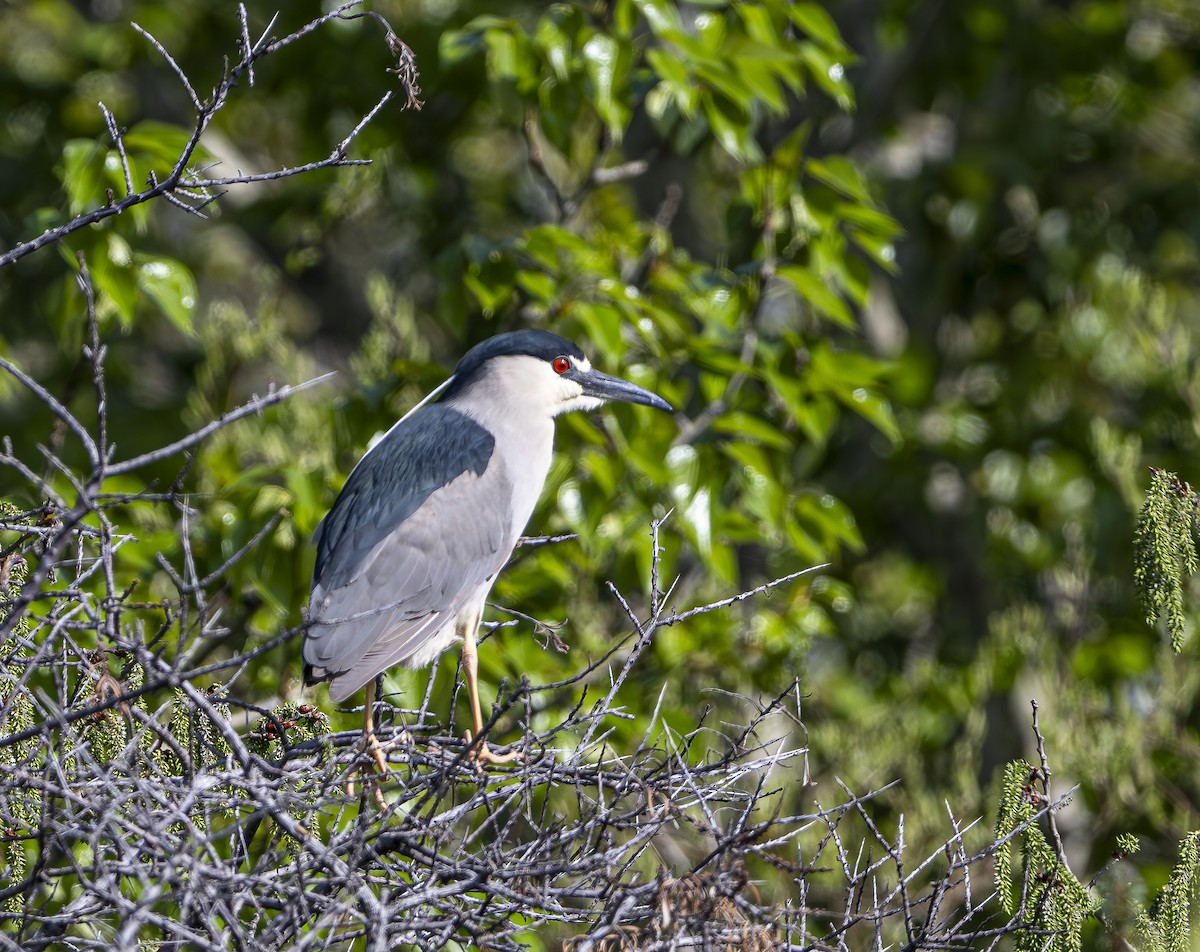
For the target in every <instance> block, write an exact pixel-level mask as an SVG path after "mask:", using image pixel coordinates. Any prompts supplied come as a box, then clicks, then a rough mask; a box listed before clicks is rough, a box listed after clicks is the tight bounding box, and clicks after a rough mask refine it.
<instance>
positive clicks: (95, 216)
mask: <svg viewBox="0 0 1200 952" xmlns="http://www.w3.org/2000/svg"><path fill="white" fill-rule="evenodd" d="M362 2H363V0H349V2H346V3H342V4H340V5H339V6H337V7H336V8H334V9H333V10H330V11H329V12H327V13H324V14H322V15H321V16H319V17H316V18H315V19H313V20H311V21H309V22H308V23H306V24H305V25H304V26H302V27H300V29H298V30H296V31H294V32H293V33H290V34H288V35H287V36H285V37H283V38H281V39H272V37H271V31H272V29H273V28H274V26H275V21H276V19H277V18H278V15H276V17H273V18H272V19H271V22H270V23H269V24H268V25H267V28H266V29H265V30H264V31H263V33H262V35H261V36H260V37H259V38H258V39H257V40H254V41H252V39H251V35H250V29H249V25H248V19H247V15H246V8H245V5H244V4H238V17H239V23H240V32H239V35H238V38H237V41H236V42H237V56H238V59H237V62H236V63H235V64H234V65H233V66H231V67H227V68H226V69H225V71H224V75H223V76H222V78H221V82H220V83H218V84H217V86H216V88H215V89H213V91H212V95H211V96H210V97H209V98H208V99H207V100H205V99H202V98H201V96H200V94H199V93H198V92H197V91H196V86H195V84H194V83H193V82H192V80H191V79H190V77H189V76H188V75H187V73H185V72H184V70H183V68H182V67H181V66H180V65H179V63H178V62H177V61H176V60H175V58H174V57H173V56H172V55H171V53H170V51H168V50H167V49H166V48H165V47H164V46H163V45H162V43H160V42H159V41H158V40H157V39H156V38H155V37H154V36H153V34H151V33H150V32H149V31H147V30H146V29H145V28H143V27H142V26H141V25H139V24H137V23H133V24H131V26H132V28H133V29H134V31H135V32H137V33H138V34H139V35H140V36H142V37H143V38H144V39H145V40H146V41H147V42H148V43H149V44H150V45H151V46H152V47H153V48H154V49H155V51H156V52H157V53H158V54H159V55H160V56H161V57H162V58H163V60H164V62H166V64H167V65H168V67H170V69H171V71H172V72H173V73H174V74H175V76H176V77H177V78H178V80H179V82H180V84H181V85H182V86H183V89H184V91H185V92H186V93H187V96H188V100H189V101H190V103H191V106H192V109H193V110H194V112H195V117H194V120H193V125H192V131H191V135H190V136H189V137H188V141H187V144H186V145H185V146H184V147H183V150H182V151H181V152H180V153H179V156H178V157H177V158H176V159H175V161H174V163H173V164H172V167H171V170H170V171H169V172H168V173H167V174H166V175H165V176H164V177H161V178H160V177H159V176H158V175H156V174H155V173H154V172H151V173H150V174H149V176H148V180H147V182H146V186H145V187H144V188H142V189H141V190H140V191H134V184H133V174H132V172H131V170H130V164H129V157H128V155H127V154H126V149H125V140H124V130H123V129H122V128H120V126H119V125H118V123H117V119H116V117H115V116H114V115H113V114H112V113H111V112H110V111H109V109H108V107H107V106H105V105H104V103H99V107H100V111H101V113H102V114H103V116H104V122H105V126H106V128H107V130H108V134H109V138H110V139H112V142H113V146H114V148H115V149H116V151H117V156H118V159H119V161H120V164H121V170H122V172H123V174H124V181H125V194H124V195H123V196H122V197H121V198H119V199H118V198H117V197H116V196H115V195H114V194H113V192H112V189H109V190H108V194H107V195H106V196H104V197H103V198H102V197H101V196H97V201H98V202H99V204H98V205H97V206H96V207H95V208H93V209H92V210H91V211H88V212H84V213H82V214H80V215H77V216H75V217H74V218H72V219H71V220H70V221H68V222H65V223H63V224H61V225H58V226H57V227H54V228H50V229H47V230H46V231H45V232H43V233H42V234H40V235H38V236H37V237H36V238H31V239H29V240H28V241H23V242H20V243H18V244H16V245H14V246H13V247H12V248H10V249H9V250H8V251H6V252H4V253H3V254H0V268H3V267H5V266H6V265H9V264H12V263H13V262H14V261H18V260H20V259H21V258H23V257H25V256H26V255H28V254H32V253H33V252H35V251H37V250H38V249H39V248H43V247H45V246H46V245H48V244H52V243H53V242H55V241H58V240H59V239H61V238H64V237H66V236H67V235H69V234H71V233H73V232H76V231H78V230H79V229H81V228H84V227H86V226H88V225H92V224H95V223H96V222H100V221H104V220H105V219H106V218H110V217H112V216H113V215H120V214H121V213H122V212H124V211H126V210H127V209H129V208H132V207H133V206H135V205H140V204H143V203H144V202H149V201H152V200H154V199H156V198H163V199H164V200H165V201H167V202H168V203H169V204H171V205H174V206H175V207H177V208H180V209H182V210H183V211H185V212H188V213H189V214H192V215H196V216H199V217H201V218H203V217H205V216H204V214H203V212H202V211H201V209H203V208H204V207H205V206H206V205H209V204H210V203H212V202H213V201H215V200H216V199H217V198H219V197H220V194H221V191H220V190H222V189H224V188H226V187H228V186H230V185H241V184H246V183H251V182H269V181H275V180H277V179H282V178H290V177H291V176H294V175H303V174H305V173H308V172H314V171H316V170H318V169H325V168H332V167H337V166H345V165H369V164H370V160H368V159H348V158H346V154H347V151H348V150H349V148H350V145H351V143H352V142H353V141H354V140H355V138H357V137H358V135H359V134H360V133H361V132H362V130H363V129H364V128H366V126H367V124H368V123H369V122H371V120H372V119H374V118H375V116H376V115H378V113H379V111H380V110H381V109H382V108H383V107H384V106H385V105H387V103H388V102H390V101H391V99H392V98H393V96H394V95H395V90H393V89H388V90H387V91H385V92H384V93H383V94H382V95H381V96H380V98H379V100H378V101H377V102H376V103H375V105H374V106H372V107H371V108H370V109H369V110H368V111H367V112H366V113H365V114H364V115H363V117H362V119H361V120H360V121H359V122H358V124H357V125H355V127H354V128H353V129H352V130H351V131H350V133H349V134H348V135H347V136H346V137H345V138H344V139H342V140H341V141H340V142H338V143H337V144H336V145H335V146H334V148H333V150H332V151H331V152H330V153H329V155H327V156H326V157H324V158H322V159H316V160H314V161H311V162H306V163H303V164H300V165H295V166H284V167H282V168H279V169H276V170H274V171H271V172H261V173H256V174H252V175H229V176H208V175H207V174H206V172H205V170H198V169H196V168H195V167H194V164H195V159H196V153H197V150H198V149H199V148H200V142H201V139H202V137H203V136H204V133H205V131H206V130H207V129H208V127H209V124H210V123H211V122H212V120H213V118H214V117H215V116H216V115H217V113H219V112H220V111H221V110H222V109H224V108H225V106H226V105H228V103H229V101H230V97H231V96H232V94H233V91H234V90H235V89H236V88H237V85H238V83H239V82H240V81H241V79H242V78H243V77H245V78H246V83H247V85H248V86H253V85H254V66H255V64H256V63H258V62H259V61H260V60H262V59H264V58H265V57H267V56H270V55H271V54H272V53H276V52H278V51H279V50H281V49H283V48H285V47H287V46H290V45H291V44H293V43H295V42H297V41H298V40H301V39H303V38H304V37H306V36H308V35H309V34H310V33H312V32H313V31H315V30H317V29H318V28H319V27H321V26H324V25H325V24H326V23H328V22H329V21H331V20H335V19H354V18H356V17H359V16H363V14H361V13H360V14H353V13H351V12H350V11H351V10H353V9H354V8H355V7H358V6H360V5H361V4H362ZM370 15H371V16H372V17H374V18H375V19H378V20H379V21H380V22H382V23H383V25H384V27H385V29H386V31H387V33H386V36H385V42H386V44H387V47H388V50H389V52H390V53H391V54H392V55H393V56H394V57H395V64H396V65H395V66H393V67H390V68H389V71H390V72H393V73H395V74H396V76H397V77H398V78H399V80H400V85H401V87H402V89H403V90H404V108H406V109H420V108H421V105H422V103H421V99H420V95H421V88H420V86H419V85H418V84H417V81H418V79H419V74H418V72H417V65H416V59H415V57H414V56H413V52H412V50H411V49H409V47H408V46H407V45H406V44H405V43H404V42H403V41H402V40H401V39H400V38H399V37H397V36H396V34H395V33H394V32H392V29H391V27H390V26H388V25H387V21H386V20H384V19H383V18H382V17H381V16H379V14H377V13H371V14H370Z"/></svg>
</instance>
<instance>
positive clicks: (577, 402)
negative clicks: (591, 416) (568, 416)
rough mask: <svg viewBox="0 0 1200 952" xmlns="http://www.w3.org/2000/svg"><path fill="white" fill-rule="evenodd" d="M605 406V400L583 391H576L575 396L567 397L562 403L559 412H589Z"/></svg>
mask: <svg viewBox="0 0 1200 952" xmlns="http://www.w3.org/2000/svg"><path fill="white" fill-rule="evenodd" d="M602 406H604V401H603V400H600V399H597V398H596V397H587V396H584V395H583V394H582V393H578V392H576V393H575V394H574V395H573V396H570V397H567V398H566V399H565V400H564V401H563V403H562V409H560V410H559V411H558V412H559V413H576V412H581V413H588V412H590V411H592V410H598V409H599V408H600V407H602Z"/></svg>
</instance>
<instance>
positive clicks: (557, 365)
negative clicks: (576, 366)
mask: <svg viewBox="0 0 1200 952" xmlns="http://www.w3.org/2000/svg"><path fill="white" fill-rule="evenodd" d="M550 366H551V367H553V368H554V372H555V373H556V374H565V373H566V372H567V371H568V370H570V369H571V361H569V360H567V358H566V357H555V358H554V360H552V361H551V362H550Z"/></svg>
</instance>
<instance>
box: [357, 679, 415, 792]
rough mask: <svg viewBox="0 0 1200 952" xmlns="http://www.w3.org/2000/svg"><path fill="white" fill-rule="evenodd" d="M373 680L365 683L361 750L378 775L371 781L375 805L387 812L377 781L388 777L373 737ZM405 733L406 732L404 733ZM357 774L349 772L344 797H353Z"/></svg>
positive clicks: (384, 763)
mask: <svg viewBox="0 0 1200 952" xmlns="http://www.w3.org/2000/svg"><path fill="white" fill-rule="evenodd" d="M374 714H375V679H374V678H372V679H371V680H370V681H368V682H367V690H366V696H365V699H364V704H363V736H362V741H361V744H362V748H363V750H364V751H365V752H366V753H367V754H369V755H370V757H371V760H372V762H373V763H374V765H375V772H376V773H377V774H378V775H379V776H378V777H376V778H375V779H374V780H373V781H372V784H371V786H372V790H373V793H374V795H375V803H376V804H378V806H379V809H380V810H383V811H385V812H386V811H387V809H388V805H387V801H386V800H384V799H383V793H382V791H381V790H380V789H379V781H380V779H381V778H383V777H386V776H387V775H388V766H387V760H385V759H384V756H383V751H384V745H383V744H381V743H380V742H379V738H378V737H376V736H375V716H374ZM406 733H407V732H406ZM357 773H358V768H357V767H355V768H354V769H353V770H352V771H350V777H349V778H348V780H347V781H346V795H347V796H351V797H352V796H354V777H355V775H356V774H357Z"/></svg>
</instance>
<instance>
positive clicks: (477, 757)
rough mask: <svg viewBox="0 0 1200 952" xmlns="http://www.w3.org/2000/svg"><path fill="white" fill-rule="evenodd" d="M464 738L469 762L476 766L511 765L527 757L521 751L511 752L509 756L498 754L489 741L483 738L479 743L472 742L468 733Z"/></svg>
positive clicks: (468, 732) (467, 732)
mask: <svg viewBox="0 0 1200 952" xmlns="http://www.w3.org/2000/svg"><path fill="white" fill-rule="evenodd" d="M463 736H464V738H465V739H466V741H467V760H468V761H469V762H470V763H473V764H475V765H476V766H479V767H482V766H484V765H486V764H511V763H512V762H513V761H521V760H524V759H525V755H524V754H523V753H522V752H521V751H519V750H510V751H509V752H508V753H507V754H497V753H495V752H493V751H492V749H491V748H490V747H488V744H487V741H486V740H484V739H483V738H482V737H481V738H479V740H478V741H475V742H472V740H471V732H470V731H466V732H465V733H464V735H463Z"/></svg>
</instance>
